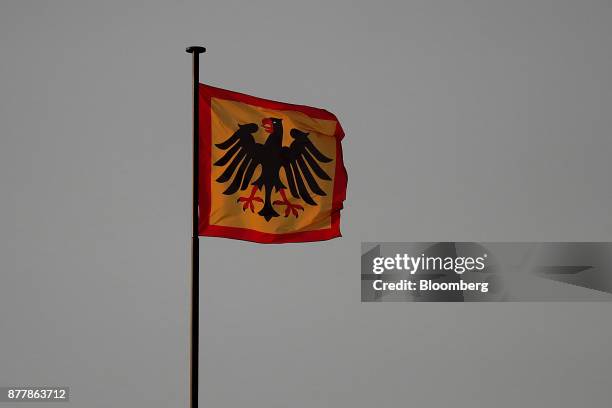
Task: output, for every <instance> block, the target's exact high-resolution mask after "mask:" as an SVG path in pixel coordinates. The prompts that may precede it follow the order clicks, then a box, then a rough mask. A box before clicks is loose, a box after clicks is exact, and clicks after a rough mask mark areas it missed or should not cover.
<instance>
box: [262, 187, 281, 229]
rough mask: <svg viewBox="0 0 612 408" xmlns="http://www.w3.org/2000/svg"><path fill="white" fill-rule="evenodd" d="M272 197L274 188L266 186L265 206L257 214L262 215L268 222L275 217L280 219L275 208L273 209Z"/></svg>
mask: <svg viewBox="0 0 612 408" xmlns="http://www.w3.org/2000/svg"><path fill="white" fill-rule="evenodd" d="M271 195H272V188H271V187H267V186H266V197H265V199H264V206H263V208H262V209H261V211H259V212H258V213H257V214H259V215H261V216H262V217H264V218H265V219H266V221H270V220H271V219H272V218H274V217H278V213H277V212H276V211H274V207H272V200H271V199H270V198H271Z"/></svg>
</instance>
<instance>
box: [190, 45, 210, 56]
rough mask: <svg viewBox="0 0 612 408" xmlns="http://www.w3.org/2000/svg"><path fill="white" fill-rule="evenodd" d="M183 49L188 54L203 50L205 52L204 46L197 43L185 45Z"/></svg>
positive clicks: (200, 52)
mask: <svg viewBox="0 0 612 408" xmlns="http://www.w3.org/2000/svg"><path fill="white" fill-rule="evenodd" d="M185 51H187V52H188V53H190V54H202V53H203V52H206V48H204V47H200V46H197V45H193V46H191V47H187V49H186V50H185Z"/></svg>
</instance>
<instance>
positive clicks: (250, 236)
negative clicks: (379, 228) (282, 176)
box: [198, 84, 348, 244]
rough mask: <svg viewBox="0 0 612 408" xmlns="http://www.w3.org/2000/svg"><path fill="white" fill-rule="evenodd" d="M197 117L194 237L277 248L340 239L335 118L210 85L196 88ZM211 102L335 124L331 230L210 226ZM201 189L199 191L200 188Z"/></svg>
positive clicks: (341, 170)
mask: <svg viewBox="0 0 612 408" xmlns="http://www.w3.org/2000/svg"><path fill="white" fill-rule="evenodd" d="M199 97H200V104H199V115H200V120H201V123H200V132H199V133H200V135H199V137H200V152H199V154H200V158H204V160H200V171H199V174H200V186H201V188H200V193H199V197H198V204H199V212H200V217H199V222H198V235H200V236H209V237H221V238H232V239H239V240H244V241H252V242H258V243H262V244H279V243H291V242H310V241H325V240H328V239H332V238H336V237H340V236H342V234H341V233H340V210H341V209H342V208H343V203H344V200H345V198H346V186H347V181H348V177H347V172H346V168H345V167H344V162H343V160H342V157H343V156H342V143H341V142H342V139H343V138H344V130H343V129H342V126H341V125H340V122H339V121H338V118H337V117H336V116H335V115H334V114H333V113H331V112H328V111H326V110H324V109H319V108H313V107H311V106H305V105H294V104H290V103H284V102H277V101H272V100H269V99H263V98H258V97H255V96H251V95H246V94H242V93H239V92H234V91H228V90H226V89H221V88H216V87H213V86H210V85H205V84H199ZM211 98H219V99H226V100H230V101H237V102H243V103H246V104H249V105H254V106H259V107H261V108H265V109H273V110H286V111H297V112H302V113H304V114H306V115H308V116H310V117H313V118H316V119H323V120H333V121H335V122H336V130H335V132H334V137H335V138H336V172H335V176H334V192H333V195H332V213H331V227H330V228H326V229H320V230H313V231H301V232H290V233H285V234H271V233H267V232H260V231H255V230H252V229H248V228H237V227H226V226H220V225H211V224H210V211H211V198H212V197H211V183H212V180H211V166H212V163H211V161H212V158H211V157H212V150H211V146H212V120H211ZM202 187H203V188H202Z"/></svg>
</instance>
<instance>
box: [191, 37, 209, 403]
mask: <svg viewBox="0 0 612 408" xmlns="http://www.w3.org/2000/svg"><path fill="white" fill-rule="evenodd" d="M186 51H187V52H188V53H190V54H193V197H192V207H193V208H192V209H193V214H192V217H193V218H192V220H193V228H192V231H193V234H192V237H191V354H190V357H191V363H190V366H191V372H190V376H189V380H190V388H191V393H190V398H189V401H190V402H189V406H190V408H198V365H199V359H198V355H199V335H200V279H199V270H200V246H199V243H198V192H199V181H200V180H199V170H200V156H199V150H200V137H199V134H200V127H199V125H200V123H199V122H200V120H199V119H200V118H199V107H198V105H199V104H198V100H199V95H198V85H199V83H200V54H201V53H203V52H206V48H204V47H197V46H195V47H188V48H187V50H186Z"/></svg>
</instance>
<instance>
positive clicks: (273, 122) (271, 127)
mask: <svg viewBox="0 0 612 408" xmlns="http://www.w3.org/2000/svg"><path fill="white" fill-rule="evenodd" d="M261 124H262V125H263V128H264V130H265V131H266V132H268V133H272V132H274V131H275V130H277V129H280V128H281V126H282V125H283V120H282V119H278V118H264V119H263V120H262V121H261Z"/></svg>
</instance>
